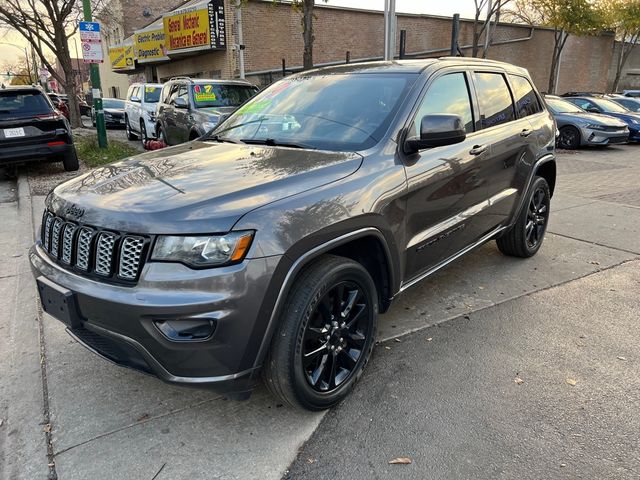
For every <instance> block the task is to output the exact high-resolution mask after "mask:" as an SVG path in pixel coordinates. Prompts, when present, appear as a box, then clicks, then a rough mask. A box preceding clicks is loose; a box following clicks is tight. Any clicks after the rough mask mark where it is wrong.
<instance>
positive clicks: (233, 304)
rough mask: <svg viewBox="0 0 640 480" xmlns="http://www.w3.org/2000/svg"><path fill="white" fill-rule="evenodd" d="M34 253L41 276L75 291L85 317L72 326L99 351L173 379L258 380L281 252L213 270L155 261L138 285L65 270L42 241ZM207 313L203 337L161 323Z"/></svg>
mask: <svg viewBox="0 0 640 480" xmlns="http://www.w3.org/2000/svg"><path fill="white" fill-rule="evenodd" d="M29 258H30V261H31V267H32V270H33V273H34V276H35V277H36V278H37V279H38V278H40V279H41V278H42V277H44V278H45V279H46V280H47V281H48V282H49V283H50V284H55V285H57V286H59V287H62V288H63V289H67V290H69V291H70V292H72V295H73V299H74V302H75V310H77V316H78V318H79V321H78V322H77V324H76V325H74V326H73V327H68V331H69V333H70V334H71V335H72V336H73V337H75V338H76V339H77V340H78V341H79V342H80V343H82V344H83V345H84V346H86V347H87V348H89V349H90V350H92V351H93V352H95V353H97V354H99V355H101V356H102V357H104V358H106V359H108V360H110V361H113V362H115V363H117V364H119V365H122V366H126V367H131V368H134V369H136V370H140V371H143V372H146V373H150V374H153V375H156V376H157V377H159V378H160V379H162V380H164V381H166V382H170V383H180V384H189V385H198V386H207V387H211V388H214V389H216V390H218V391H222V392H232V393H240V392H246V391H249V390H251V388H252V387H253V386H254V384H255V382H256V377H257V375H256V373H257V369H258V366H256V356H257V352H258V347H257V345H259V341H260V340H261V338H257V337H259V336H256V335H255V334H256V332H261V331H263V330H264V327H265V325H266V322H267V321H268V318H263V317H265V316H264V315H263V314H262V313H261V306H262V303H263V299H264V298H265V294H266V291H267V288H268V287H269V284H270V281H271V278H272V274H273V272H274V270H275V268H276V266H277V264H278V262H279V261H280V259H281V257H267V258H262V259H252V260H245V261H244V262H243V263H241V264H238V265H233V266H229V267H222V268H214V269H207V270H191V269H189V268H188V267H186V266H183V265H181V264H173V263H153V262H151V263H147V264H146V265H145V266H144V268H143V271H142V274H141V277H140V280H139V281H138V283H137V285H136V286H134V287H125V286H119V285H111V284H106V283H102V282H98V281H95V280H92V279H89V278H86V277H83V276H79V275H77V274H75V273H73V272H71V271H68V270H65V269H64V268H62V267H61V266H59V265H58V264H57V263H55V262H53V261H52V260H51V259H50V258H49V256H48V254H47V253H46V252H45V251H44V250H43V248H42V247H41V245H40V243H37V244H36V245H34V246H33V247H32V248H31V250H30V252H29ZM203 319H205V320H207V321H211V322H212V324H213V325H214V328H213V333H212V335H211V336H209V337H208V338H205V339H201V340H174V339H170V338H169V337H168V336H167V335H166V334H165V333H163V332H162V331H161V329H160V328H159V325H161V324H162V322H167V321H168V322H172V323H173V324H174V325H179V324H180V323H181V322H193V321H194V320H198V321H200V320H203ZM183 324H184V323H183Z"/></svg>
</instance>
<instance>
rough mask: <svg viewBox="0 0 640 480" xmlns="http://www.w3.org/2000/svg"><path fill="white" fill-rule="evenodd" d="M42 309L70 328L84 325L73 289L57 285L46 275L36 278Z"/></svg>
mask: <svg viewBox="0 0 640 480" xmlns="http://www.w3.org/2000/svg"><path fill="white" fill-rule="evenodd" d="M36 283H37V285H38V293H39V294H40V302H41V304H42V309H43V310H44V311H45V312H47V313H48V314H49V315H51V316H52V317H54V318H56V319H57V320H60V321H61V322H62V323H64V324H65V325H66V326H67V327H69V328H72V329H73V328H78V327H80V326H82V320H81V318H80V314H79V313H78V307H77V304H76V297H75V295H74V293H73V292H72V291H71V290H68V289H66V288H64V287H61V286H59V285H56V284H55V283H53V282H52V281H50V280H49V279H47V278H45V277H38V278H37V279H36Z"/></svg>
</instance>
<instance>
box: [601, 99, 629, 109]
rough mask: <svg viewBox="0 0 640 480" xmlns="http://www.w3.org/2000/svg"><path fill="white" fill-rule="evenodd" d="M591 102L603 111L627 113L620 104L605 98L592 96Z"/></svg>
mask: <svg viewBox="0 0 640 480" xmlns="http://www.w3.org/2000/svg"><path fill="white" fill-rule="evenodd" d="M593 103H595V104H596V105H597V106H598V107H600V110H602V111H604V112H613V113H629V110H628V109H626V108H624V107H623V106H622V105H618V104H617V103H616V102H612V101H611V100H607V99H605V98H594V99H593Z"/></svg>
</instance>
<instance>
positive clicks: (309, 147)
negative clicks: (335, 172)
mask: <svg viewBox="0 0 640 480" xmlns="http://www.w3.org/2000/svg"><path fill="white" fill-rule="evenodd" d="M242 142H243V143H248V144H249V145H266V146H268V147H289V148H305V149H307V150H316V147H314V146H313V145H309V144H307V143H300V142H297V143H294V142H281V141H280V140H275V139H273V138H264V139H260V140H254V139H251V138H246V139H244V138H243V139H242Z"/></svg>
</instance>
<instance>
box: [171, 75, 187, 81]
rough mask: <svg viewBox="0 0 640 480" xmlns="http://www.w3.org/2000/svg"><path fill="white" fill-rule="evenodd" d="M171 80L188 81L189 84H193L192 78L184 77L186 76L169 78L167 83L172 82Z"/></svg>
mask: <svg viewBox="0 0 640 480" xmlns="http://www.w3.org/2000/svg"><path fill="white" fill-rule="evenodd" d="M172 80H189V81H190V82H193V78H191V77H186V76H178V77H171V78H170V79H169V81H172Z"/></svg>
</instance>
